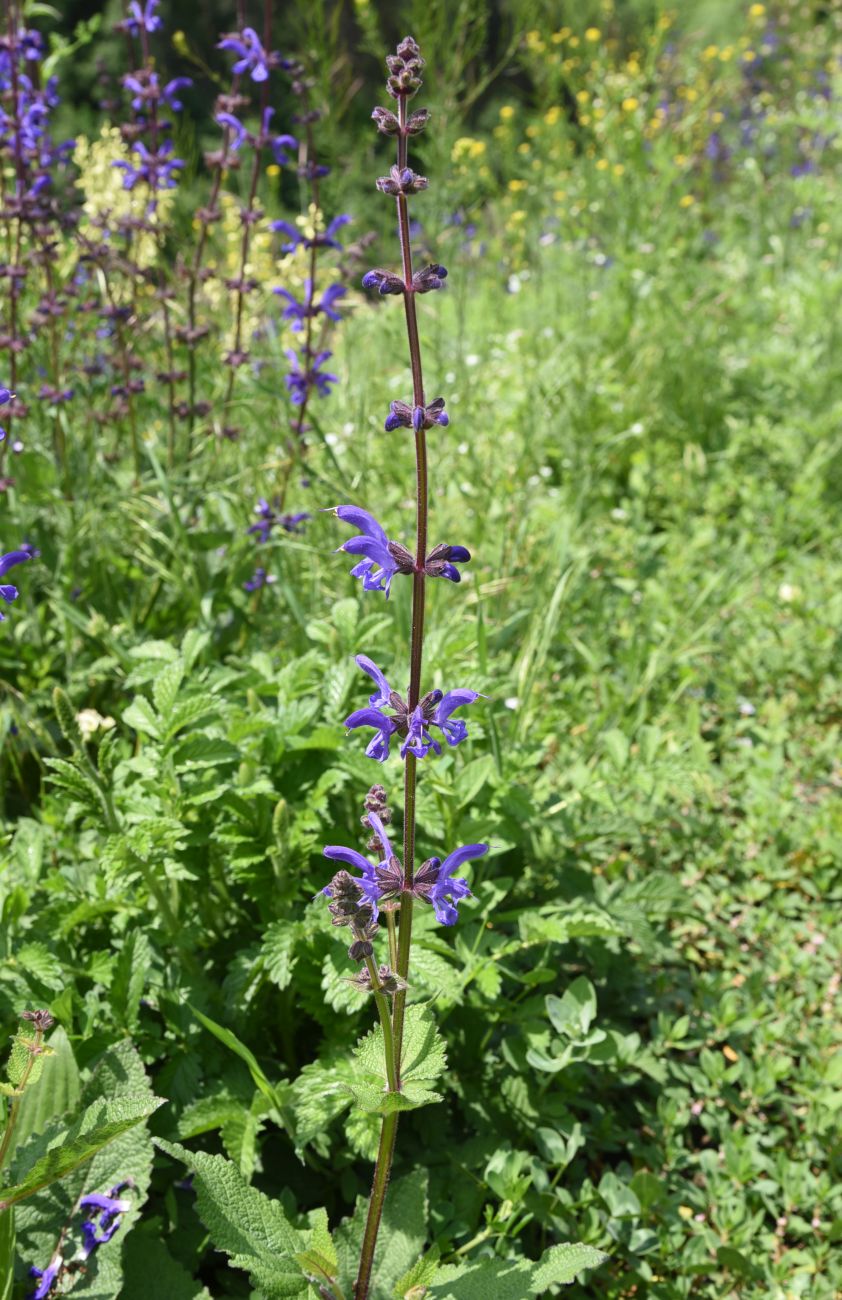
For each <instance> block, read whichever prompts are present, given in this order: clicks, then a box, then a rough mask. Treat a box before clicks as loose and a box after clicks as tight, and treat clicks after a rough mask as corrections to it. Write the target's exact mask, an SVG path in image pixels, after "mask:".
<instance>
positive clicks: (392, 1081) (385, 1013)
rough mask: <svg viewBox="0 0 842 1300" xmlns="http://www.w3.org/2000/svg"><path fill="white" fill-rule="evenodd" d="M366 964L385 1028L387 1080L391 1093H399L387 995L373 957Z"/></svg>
mask: <svg viewBox="0 0 842 1300" xmlns="http://www.w3.org/2000/svg"><path fill="white" fill-rule="evenodd" d="M365 964H366V967H367V969H368V973H369V976H370V978H371V988H372V992H373V993H374V1001H375V1002H376V1003H377V1012H378V1015H379V1016H380V1024H381V1026H382V1028H383V1051H384V1055H385V1057H386V1078H387V1080H388V1083H389V1091H390V1092H398V1091H399V1090H400V1089H399V1085H398V1072H397V1069H396V1061H395V1040H394V1036H393V1034H392V1020H391V1017H390V1015H389V1003H388V1002H387V1000H386V995H385V994H384V993H383V992H382V990H381V988H380V979H379V977H378V974H377V967H376V966H375V964H374V962H373V961H372V959H371V957H366V959H365Z"/></svg>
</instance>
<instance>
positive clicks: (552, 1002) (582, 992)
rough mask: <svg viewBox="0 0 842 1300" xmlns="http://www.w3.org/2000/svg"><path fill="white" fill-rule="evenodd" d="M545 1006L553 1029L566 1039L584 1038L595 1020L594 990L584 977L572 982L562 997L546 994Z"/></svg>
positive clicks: (581, 976)
mask: <svg viewBox="0 0 842 1300" xmlns="http://www.w3.org/2000/svg"><path fill="white" fill-rule="evenodd" d="M545 1004H546V1008H547V1015H548V1016H549V1018H550V1022H551V1023H552V1026H553V1028H554V1029H555V1030H557V1032H558V1033H560V1034H564V1035H565V1037H567V1038H572V1039H575V1040H578V1039H581V1038H584V1036H585V1035H586V1034H587V1032H588V1030H589V1029H590V1027H591V1022H592V1021H593V1020H594V1019H595V1018H596V990H595V989H594V986H593V984H591V982H590V980H589V979H586V978H585V976H584V975H580V976H579V978H578V979H576V980H574V981H573V983H572V984H571V985H570V987H569V988H568V989H567V990H566V991H565V993H564V996H563V997H561V998H557V997H554V996H553V994H552V993H550V994H548V996H547V997H546V999H545Z"/></svg>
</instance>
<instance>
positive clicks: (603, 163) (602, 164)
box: [596, 158, 608, 172]
mask: <svg viewBox="0 0 842 1300" xmlns="http://www.w3.org/2000/svg"><path fill="white" fill-rule="evenodd" d="M596 170H597V171H598V172H604V171H607V170H608V159H607V158H600V159H599V160H598V161H597V164H596Z"/></svg>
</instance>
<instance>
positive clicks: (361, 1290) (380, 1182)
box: [354, 1111, 398, 1300]
mask: <svg viewBox="0 0 842 1300" xmlns="http://www.w3.org/2000/svg"><path fill="white" fill-rule="evenodd" d="M397 1131H398V1112H397V1111H393V1112H392V1114H391V1115H384V1116H383V1124H382V1127H381V1129H380V1146H379V1148H378V1150H377V1164H376V1165H375V1166H374V1182H373V1183H372V1185H371V1198H370V1200H369V1203H368V1218H367V1219H366V1224H365V1235H364V1237H363V1244H362V1249H361V1250H360V1266H359V1270H358V1272H357V1280H356V1282H355V1283H354V1300H366V1296H367V1295H368V1287H369V1283H370V1281H371V1269H372V1265H373V1264H374V1247H375V1246H376V1244H377V1233H378V1230H379V1228H380V1219H381V1217H382V1214H383V1202H384V1201H385V1199H386V1189H387V1187H388V1186H389V1174H390V1173H391V1171H392V1157H393V1156H394V1154H395V1136H396V1134H397Z"/></svg>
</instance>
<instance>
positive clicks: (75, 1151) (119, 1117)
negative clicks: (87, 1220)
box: [0, 1093, 164, 1209]
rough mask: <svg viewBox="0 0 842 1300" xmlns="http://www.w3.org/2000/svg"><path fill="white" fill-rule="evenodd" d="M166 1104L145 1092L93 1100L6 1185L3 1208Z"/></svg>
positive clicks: (65, 1171) (64, 1172)
mask: <svg viewBox="0 0 842 1300" xmlns="http://www.w3.org/2000/svg"><path fill="white" fill-rule="evenodd" d="M163 1104H164V1103H163V1100H162V1099H161V1098H158V1097H150V1096H149V1095H148V1094H146V1093H134V1094H132V1093H127V1094H125V1095H124V1096H122V1097H120V1098H118V1099H115V1100H112V1101H106V1100H100V1101H96V1102H94V1103H93V1104H92V1105H90V1106H88V1107H87V1109H86V1110H85V1111H84V1112H83V1113H82V1115H81V1116H80V1117H79V1119H77V1120H76V1122H75V1123H74V1124H72V1125H71V1126H70V1127H69V1128H68V1129H66V1130H61V1131H60V1132H59V1133H58V1134H57V1135H56V1136H55V1137H54V1138H53V1141H52V1144H51V1146H50V1148H49V1149H48V1150H47V1151H46V1152H45V1154H44V1155H43V1156H41V1157H40V1158H39V1159H38V1160H36V1161H35V1164H34V1165H33V1166H32V1168H31V1169H29V1170H27V1172H26V1173H25V1174H24V1175H23V1176H22V1177H21V1176H20V1175H18V1181H17V1182H16V1183H14V1184H13V1185H12V1186H11V1187H5V1188H3V1191H2V1200H0V1209H5V1208H6V1207H7V1206H9V1205H15V1204H17V1202H18V1201H22V1200H24V1199H25V1198H26V1197H27V1196H33V1195H34V1194H35V1193H36V1192H39V1191H41V1189H42V1188H44V1187H48V1186H49V1185H50V1183H53V1182H55V1181H56V1180H57V1179H59V1178H64V1177H65V1176H66V1175H67V1174H69V1173H71V1172H72V1171H73V1170H74V1169H76V1168H77V1167H78V1166H79V1165H81V1164H84V1163H85V1161H87V1160H90V1159H91V1158H92V1157H93V1156H94V1155H96V1153H97V1151H99V1150H101V1149H102V1147H104V1146H106V1145H107V1144H108V1143H109V1142H112V1141H113V1140H114V1139H115V1138H117V1137H119V1136H120V1134H121V1133H125V1132H126V1130H127V1129H130V1128H133V1127H134V1125H135V1124H140V1123H141V1121H142V1120H144V1119H146V1118H148V1116H149V1115H151V1114H153V1112H154V1111H156V1110H157V1109H158V1107H159V1106H162V1105H163Z"/></svg>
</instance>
